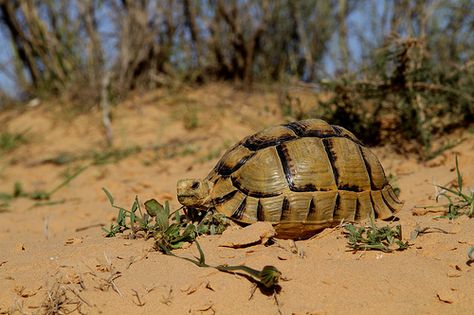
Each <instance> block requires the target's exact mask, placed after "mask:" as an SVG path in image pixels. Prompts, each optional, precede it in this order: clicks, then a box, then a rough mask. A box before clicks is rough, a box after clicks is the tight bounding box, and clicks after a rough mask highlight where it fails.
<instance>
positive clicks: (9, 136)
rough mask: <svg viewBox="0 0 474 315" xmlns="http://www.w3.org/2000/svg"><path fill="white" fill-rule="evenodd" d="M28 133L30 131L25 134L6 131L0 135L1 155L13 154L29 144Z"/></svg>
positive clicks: (24, 132)
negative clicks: (18, 148) (12, 152)
mask: <svg viewBox="0 0 474 315" xmlns="http://www.w3.org/2000/svg"><path fill="white" fill-rule="evenodd" d="M27 132H28V130H25V131H23V132H8V131H4V132H2V133H0V154H2V153H7V152H11V151H13V150H15V149H16V148H17V147H18V146H20V145H22V144H25V143H27V142H28V140H27V138H26V133H27Z"/></svg>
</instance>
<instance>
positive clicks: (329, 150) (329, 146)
mask: <svg viewBox="0 0 474 315" xmlns="http://www.w3.org/2000/svg"><path fill="white" fill-rule="evenodd" d="M323 145H324V150H326V154H327V155H328V159H329V162H330V163H331V169H332V172H333V174H334V181H335V182H336V186H339V173H338V171H337V168H336V159H337V156H336V153H335V152H334V150H333V146H334V145H333V142H332V140H331V139H323Z"/></svg>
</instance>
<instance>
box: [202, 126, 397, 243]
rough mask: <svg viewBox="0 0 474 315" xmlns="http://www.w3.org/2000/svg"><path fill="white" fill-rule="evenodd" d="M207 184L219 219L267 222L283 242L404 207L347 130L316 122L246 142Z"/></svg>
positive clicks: (371, 157)
mask: <svg viewBox="0 0 474 315" xmlns="http://www.w3.org/2000/svg"><path fill="white" fill-rule="evenodd" d="M206 179H207V180H209V181H210V182H211V183H212V184H213V185H212V186H211V187H212V189H211V191H210V198H211V201H212V204H213V205H214V207H215V208H216V210H217V211H218V212H221V213H223V214H225V215H226V216H228V217H230V218H231V219H233V220H236V221H238V222H242V223H254V222H256V221H269V222H272V223H273V224H274V225H275V229H276V231H277V234H278V236H279V237H282V238H305V237H309V236H311V235H314V234H315V233H316V232H318V231H320V230H321V229H323V228H325V227H329V226H334V225H336V224H338V223H339V222H340V221H341V220H347V221H357V220H361V219H367V217H368V216H372V217H374V218H381V219H387V218H390V217H392V215H393V213H394V212H397V211H398V210H399V209H400V208H401V207H402V205H403V204H402V202H400V201H399V200H398V198H397V196H396V195H395V193H394V191H393V189H392V187H391V186H390V185H389V184H388V181H387V178H386V177H385V174H384V170H383V168H382V165H381V164H380V162H379V160H378V159H377V157H376V156H375V155H374V154H373V153H372V152H371V151H370V150H369V149H368V148H367V147H365V146H364V145H363V144H362V143H361V142H360V141H359V140H358V139H357V138H356V137H355V136H354V135H353V134H352V133H351V132H349V131H348V130H346V129H344V128H342V127H339V126H332V125H330V124H328V123H326V122H325V121H323V120H319V119H309V120H302V121H296V122H292V123H289V124H285V125H279V126H274V127H270V128H267V129H264V130H262V131H260V132H258V133H256V134H254V135H251V136H248V137H246V138H244V139H243V140H242V141H240V142H239V143H237V144H236V145H235V146H233V147H232V148H230V149H229V150H228V151H227V152H226V153H225V154H224V156H223V157H222V158H221V160H220V161H219V162H218V163H217V165H216V166H215V168H214V169H213V170H212V171H211V173H210V174H209V175H208V176H207V178H206Z"/></svg>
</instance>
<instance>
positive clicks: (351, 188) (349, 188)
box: [337, 184, 364, 192]
mask: <svg viewBox="0 0 474 315" xmlns="http://www.w3.org/2000/svg"><path fill="white" fill-rule="evenodd" d="M337 189H339V190H347V191H355V192H361V191H364V190H363V189H362V188H360V187H359V186H357V185H349V184H345V185H341V186H339V187H338V188H337Z"/></svg>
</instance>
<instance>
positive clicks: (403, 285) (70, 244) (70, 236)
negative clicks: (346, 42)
mask: <svg viewBox="0 0 474 315" xmlns="http://www.w3.org/2000/svg"><path fill="white" fill-rule="evenodd" d="M312 97H313V96H311V95H304V96H302V99H303V103H304V104H313V103H311V100H312ZM183 117H184V118H183ZM0 122H1V123H2V124H3V125H4V126H5V128H6V129H7V130H9V131H12V132H18V131H23V130H27V133H26V137H27V138H28V143H26V144H23V145H21V146H19V147H18V148H17V149H15V150H14V151H13V152H11V153H8V154H5V155H3V156H1V157H0V191H1V192H9V193H10V192H11V191H12V189H13V186H14V183H15V182H21V183H22V185H23V189H24V190H25V191H29V192H30V191H35V190H49V189H52V188H53V187H55V186H56V185H57V184H58V183H60V182H61V181H62V180H63V179H64V174H66V172H69V173H71V172H73V171H74V170H75V169H77V168H78V167H81V166H87V165H88V167H87V169H86V170H85V171H84V172H82V173H81V174H80V175H79V176H78V177H77V178H75V179H74V180H72V181H71V182H70V183H69V184H68V185H67V186H65V187H63V188H62V189H60V190H59V191H57V192H56V193H55V194H54V195H53V197H52V199H51V200H52V201H62V202H61V203H57V204H52V205H43V206H34V204H35V202H36V201H33V200H31V199H28V198H16V199H14V200H12V201H11V202H10V206H9V207H6V208H4V209H3V210H1V211H0V222H1V224H0V314H43V313H45V312H46V311H47V307H51V306H52V305H53V304H54V303H56V304H54V305H56V307H57V308H58V309H59V310H60V311H62V313H67V312H68V311H72V310H74V312H75V313H83V314H279V313H280V314H345V313H351V314H473V313H474V298H473V297H474V264H473V265H469V264H467V261H468V257H467V252H468V249H469V248H470V247H471V246H473V245H474V219H469V218H468V217H466V216H461V217H459V218H457V219H455V220H452V221H450V220H448V219H445V218H438V217H439V216H440V215H441V214H442V212H439V211H441V210H443V208H428V210H431V211H423V209H422V208H416V207H417V206H424V205H434V204H436V203H435V197H436V193H437V189H436V186H435V185H451V184H453V183H455V182H454V181H453V180H455V178H456V173H455V168H454V165H455V164H454V163H455V155H458V157H459V165H460V169H461V172H462V175H463V179H464V182H463V184H464V187H466V188H465V189H469V187H471V189H472V187H473V186H474V134H472V133H470V132H469V131H467V130H458V131H454V133H453V134H451V135H446V136H445V137H444V138H443V139H442V140H446V139H459V138H461V137H463V138H465V141H463V142H462V143H461V144H459V145H457V146H456V147H454V148H452V149H449V150H446V151H444V152H443V153H442V154H441V155H440V156H438V157H437V158H435V159H434V160H431V161H429V162H420V161H419V160H418V159H417V157H416V156H415V155H410V154H404V155H400V154H397V153H395V151H394V150H393V148H392V147H391V146H389V145H386V146H382V147H375V148H372V149H373V151H374V152H375V153H376V154H377V155H378V157H379V158H380V160H381V162H382V164H383V166H384V168H385V171H386V173H387V174H389V173H391V174H393V175H394V176H395V177H396V184H397V186H398V187H399V188H400V190H401V195H400V198H401V199H402V200H404V201H405V205H404V207H403V209H402V210H401V211H400V212H399V213H398V214H397V216H398V218H399V221H398V222H395V223H393V224H401V226H402V231H403V238H404V239H405V240H409V239H410V233H411V232H412V231H413V230H414V229H415V228H416V227H417V226H419V227H422V228H423V227H430V228H431V230H432V231H435V232H434V233H426V234H423V235H420V236H419V237H418V238H416V239H415V240H414V241H410V244H411V246H410V247H409V248H408V249H407V250H405V251H395V252H392V253H383V252H378V251H358V252H356V253H354V252H352V251H350V250H348V248H347V246H346V244H347V241H346V239H345V237H344V235H343V233H342V229H341V228H335V229H330V230H325V231H324V232H322V233H321V234H319V235H318V236H316V237H314V238H312V239H309V240H303V241H296V242H295V244H293V243H292V242H291V241H288V240H277V242H276V243H274V244H272V245H269V246H264V245H261V244H260V245H254V246H249V247H244V248H238V249H234V248H225V247H219V246H218V243H219V238H220V237H221V236H219V235H214V236H201V237H199V242H200V244H201V246H202V247H203V249H204V251H205V253H206V260H207V262H208V263H210V264H214V265H217V264H230V265H238V264H246V265H247V266H249V267H252V268H255V269H261V268H262V267H263V266H265V265H274V266H276V267H277V268H278V269H279V270H280V271H281V272H282V276H283V277H284V280H282V281H281V282H280V286H281V290H280V291H279V292H278V293H277V294H276V295H274V294H273V293H272V292H264V291H262V290H260V289H257V290H256V291H255V292H254V293H253V295H252V294H251V293H252V290H253V284H252V283H251V282H250V281H248V279H246V278H245V277H242V276H240V275H234V274H226V273H222V272H219V271H217V270H214V269H208V268H198V267H197V266H195V265H193V264H191V263H189V262H187V261H184V260H181V259H177V258H175V257H171V256H166V255H164V254H162V253H160V252H157V251H155V250H153V240H147V241H145V240H143V239H127V238H124V237H123V235H118V236H117V237H113V238H105V237H104V232H103V231H102V230H101V227H102V226H104V225H105V226H108V225H110V223H111V222H113V221H114V220H115V218H116V215H117V212H116V210H115V209H113V208H111V207H110V205H109V203H108V200H107V198H106V196H105V194H104V193H103V191H102V187H106V188H107V189H108V190H109V191H110V192H111V193H112V194H113V196H114V197H115V200H116V203H117V204H119V205H122V206H124V207H129V206H130V205H131V204H132V202H133V200H134V198H135V196H138V197H139V199H140V201H141V202H142V203H143V202H144V201H146V200H147V199H150V198H156V199H158V200H160V201H165V200H169V201H170V204H171V207H172V209H176V208H178V207H179V204H178V202H177V200H176V193H175V187H176V181H177V180H178V179H181V178H194V177H196V178H202V177H204V176H206V175H207V173H208V172H209V171H210V170H211V169H212V167H213V166H214V165H215V163H216V162H217V161H218V159H219V158H220V156H221V155H222V153H223V152H224V151H225V149H227V148H228V147H230V146H231V145H232V144H233V143H235V142H237V141H238V140H240V138H242V137H244V136H246V135H248V134H251V133H253V132H255V131H258V130H260V129H261V128H263V127H266V126H270V125H273V124H276V123H283V122H285V119H284V118H283V116H282V113H281V109H280V108H279V106H278V95H277V93H275V92H272V91H271V90H268V91H266V90H262V91H259V92H258V93H256V92H255V93H246V92H243V91H238V90H234V89H232V88H230V87H229V86H226V85H218V84H215V85H212V86H207V87H201V88H189V87H188V88H187V87H183V88H180V89H179V90H176V91H171V92H170V91H168V92H167V91H156V92H153V93H147V94H146V95H139V94H137V95H135V96H134V97H131V98H130V99H129V100H127V101H125V102H123V103H121V104H118V105H117V106H116V107H114V109H113V123H112V124H113V131H114V148H116V149H117V148H118V149H127V148H131V150H132V149H133V148H136V147H137V146H140V147H141V148H142V149H141V151H140V152H135V153H133V154H130V155H129V156H127V157H125V158H123V159H121V160H119V161H117V162H114V163H106V164H99V165H91V161H92V160H91V159H90V158H86V157H87V156H91V152H94V151H95V152H100V151H101V150H102V149H103V147H104V142H105V140H104V133H103V130H102V126H101V113H100V111H99V110H98V109H96V110H95V111H93V112H92V113H88V114H80V113H75V112H72V111H70V110H67V109H64V110H58V107H57V106H54V104H50V103H48V101H42V102H41V103H40V105H39V106H36V107H34V108H29V107H28V108H27V109H25V110H22V111H19V110H8V111H5V112H3V113H0ZM345 127H346V128H348V129H349V130H350V126H345ZM442 140H439V141H442ZM132 151H133V150H132ZM65 153H67V154H65ZM61 154H62V156H63V157H65V156H76V157H77V156H83V157H84V159H80V160H77V161H73V162H71V163H66V164H63V165H57V164H54V163H52V161H53V160H54V159H55V158H57V157H58V156H60V155H61ZM443 203H444V201H443ZM436 211H438V212H436ZM415 214H416V215H415ZM377 224H378V225H386V224H388V223H387V222H377ZM436 229H442V230H444V231H446V232H448V233H449V234H446V233H441V232H436V231H439V230H436ZM295 246H296V247H295ZM175 253H176V254H177V255H180V256H185V257H193V256H196V255H197V254H198V252H197V249H196V246H195V245H191V246H190V247H189V248H186V249H181V250H176V251H175ZM276 301H277V302H278V303H276ZM58 314H61V313H58Z"/></svg>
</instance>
